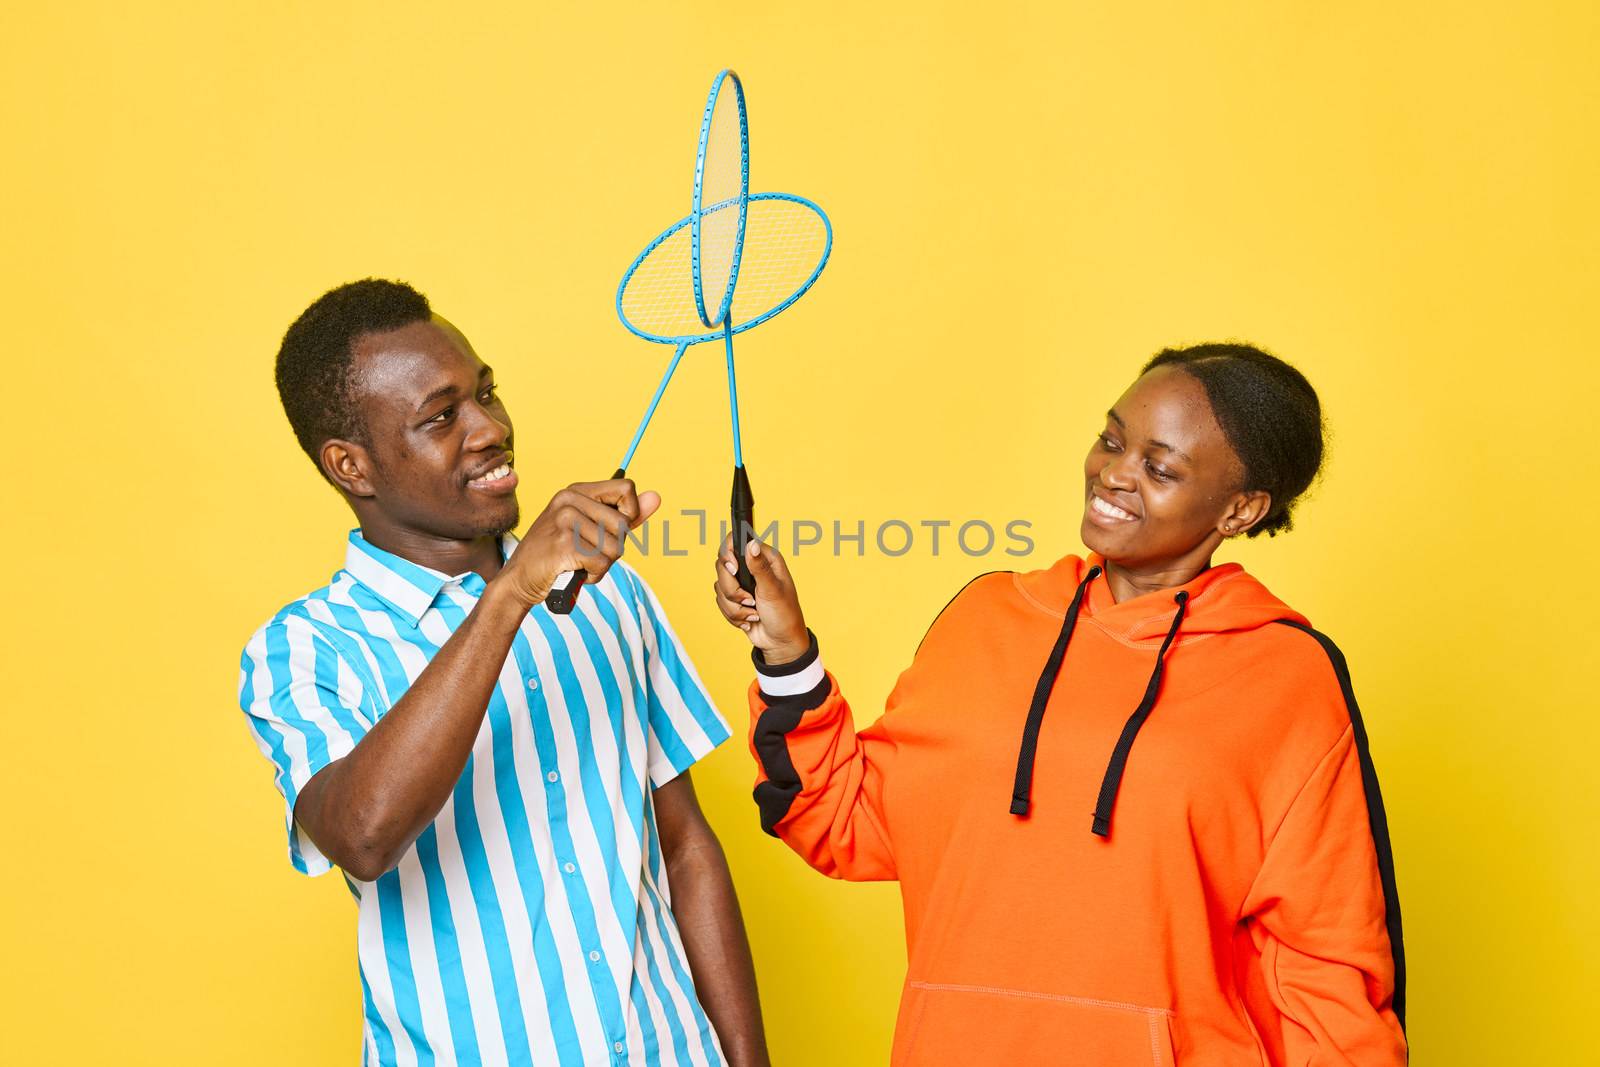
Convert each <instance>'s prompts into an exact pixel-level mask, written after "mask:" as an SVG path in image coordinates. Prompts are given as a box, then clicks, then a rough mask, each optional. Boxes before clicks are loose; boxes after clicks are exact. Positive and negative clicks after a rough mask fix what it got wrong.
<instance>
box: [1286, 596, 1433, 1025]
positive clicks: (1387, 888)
mask: <svg viewBox="0 0 1600 1067" xmlns="http://www.w3.org/2000/svg"><path fill="white" fill-rule="evenodd" d="M1277 621H1278V622H1280V623H1282V624H1283V625H1284V626H1292V627H1294V628H1295V629H1296V630H1300V631H1302V632H1303V633H1307V634H1310V635H1311V636H1312V637H1314V638H1316V640H1317V643H1318V644H1320V645H1321V646H1322V650H1323V652H1325V653H1327V656H1328V659H1329V660H1330V661H1331V662H1332V664H1333V673H1334V674H1335V675H1336V676H1337V677H1338V679H1339V688H1340V690H1341V691H1342V692H1343V693H1344V703H1345V707H1346V708H1348V709H1349V711H1350V726H1351V729H1352V732H1353V733H1354V735H1355V741H1356V753H1357V756H1358V757H1359V758H1360V760H1361V784H1362V786H1363V787H1364V788H1365V790H1366V794H1367V822H1368V823H1369V824H1370V825H1371V827H1372V844H1373V846H1374V850H1375V851H1376V852H1377V857H1378V876H1379V878H1380V879H1382V881H1383V904H1384V919H1385V921H1386V923H1387V924H1388V927H1389V946H1390V948H1391V949H1392V950H1393V951H1394V1002H1393V1004H1394V1014H1395V1018H1397V1019H1399V1020H1400V1029H1401V1030H1402V1031H1403V1030H1404V1029H1405V1025H1406V948H1405V938H1404V936H1403V933H1402V931H1401V926H1400V890H1399V886H1398V885H1397V883H1396V880H1395V871H1394V848H1393V846H1392V845H1391V843H1390V841H1389V817H1388V815H1387V814H1386V813H1385V811H1384V808H1383V793H1382V791H1380V790H1379V788H1378V770H1377V768H1376V767H1375V766H1374V765H1373V762H1372V749H1371V747H1370V746H1369V745H1368V743H1367V727H1366V723H1364V722H1363V721H1362V719H1361V708H1360V706H1359V705H1358V704H1357V703H1356V691H1355V687H1354V686H1353V685H1352V684H1351V682H1350V666H1349V664H1348V663H1346V662H1345V658H1344V653H1343V652H1341V651H1339V646H1338V645H1336V644H1334V643H1333V641H1332V639H1331V638H1329V637H1328V636H1327V635H1326V634H1324V633H1321V632H1320V631H1317V630H1313V629H1312V628H1311V627H1309V626H1306V625H1304V624H1302V623H1298V622H1295V621H1293V620H1291V619H1279V620H1277Z"/></svg>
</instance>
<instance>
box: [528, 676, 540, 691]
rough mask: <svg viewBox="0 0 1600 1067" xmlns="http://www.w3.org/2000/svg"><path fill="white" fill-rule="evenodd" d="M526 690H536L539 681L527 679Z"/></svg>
mask: <svg viewBox="0 0 1600 1067" xmlns="http://www.w3.org/2000/svg"><path fill="white" fill-rule="evenodd" d="M528 688H529V689H538V688H539V679H537V678H529V679H528Z"/></svg>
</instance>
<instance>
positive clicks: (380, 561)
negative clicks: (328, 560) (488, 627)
mask: <svg viewBox="0 0 1600 1067" xmlns="http://www.w3.org/2000/svg"><path fill="white" fill-rule="evenodd" d="M516 547H517V539H516V537H515V536H513V535H511V534H509V533H508V534H505V535H504V536H503V537H501V539H500V558H501V559H502V560H506V559H510V558H511V553H512V552H513V551H515V550H516ZM344 569H345V570H346V571H348V572H349V574H350V577H352V578H354V579H355V580H356V581H358V582H360V583H361V584H362V585H364V586H366V587H367V589H368V590H369V591H370V592H371V593H372V594H373V595H374V596H376V597H377V598H378V599H379V600H381V601H383V602H384V603H385V604H387V605H388V606H389V607H390V608H391V609H392V610H393V611H394V612H395V614H397V615H399V616H400V617H401V618H403V619H405V620H406V622H408V623H410V624H411V625H412V626H413V627H414V626H416V625H417V624H418V623H419V622H420V621H421V620H422V616H423V615H424V614H426V613H427V611H428V609H429V608H430V607H432V606H433V602H434V600H435V599H436V598H437V597H438V596H439V593H440V592H441V591H442V590H443V589H444V588H445V586H447V585H450V584H451V583H457V584H459V585H460V586H461V587H462V588H463V589H465V590H466V591H467V592H469V593H471V594H472V595H473V596H478V595H480V594H481V593H482V592H483V579H482V578H481V577H479V576H478V575H477V574H476V573H474V572H472V571H468V572H467V573H465V574H457V575H449V574H444V573H443V572H441V571H436V570H434V569H433V568H431V567H424V566H422V565H421V564H420V563H413V562H411V561H410V560H408V559H405V558H403V557H400V556H397V555H395V554H394V553H393V552H386V551H384V550H383V549H381V548H379V547H378V546H377V545H374V544H372V543H371V542H369V541H368V540H367V539H366V538H365V537H362V536H361V529H360V528H359V527H357V528H356V529H354V530H351V531H350V539H349V544H348V545H347V546H346V547H345V556H344Z"/></svg>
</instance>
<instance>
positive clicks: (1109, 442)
mask: <svg viewBox="0 0 1600 1067" xmlns="http://www.w3.org/2000/svg"><path fill="white" fill-rule="evenodd" d="M1100 447H1101V448H1103V449H1105V450H1106V451H1107V452H1115V451H1117V450H1118V449H1120V448H1121V447H1122V446H1121V445H1119V444H1117V442H1116V440H1115V439H1113V438H1111V437H1107V436H1106V435H1105V434H1101V435H1100Z"/></svg>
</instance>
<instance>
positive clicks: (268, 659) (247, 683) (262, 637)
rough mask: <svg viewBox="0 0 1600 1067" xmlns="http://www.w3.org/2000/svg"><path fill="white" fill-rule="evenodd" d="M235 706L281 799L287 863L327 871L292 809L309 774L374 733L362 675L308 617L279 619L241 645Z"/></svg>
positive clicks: (301, 868) (305, 870) (311, 870)
mask: <svg viewBox="0 0 1600 1067" xmlns="http://www.w3.org/2000/svg"><path fill="white" fill-rule="evenodd" d="M239 706H240V707H241V708H242V709H244V713H245V718H246V720H247V721H248V723H249V726H250V733H251V735H252V736H253V737H254V738H255V741H256V746H257V747H258V748H260V749H261V753H262V755H264V756H266V757H267V759H269V760H271V761H272V765H273V768H274V775H273V783H274V784H275V785H276V786H277V787H278V792H279V793H281V794H282V795H283V799H284V805H285V807H284V825H285V828H286V830H287V832H288V836H289V862H290V863H292V864H293V865H294V868H295V870H297V871H300V872H301V873H303V874H308V875H318V874H325V873H327V872H328V871H330V870H332V869H333V864H332V863H330V862H329V860H328V858H327V857H326V856H324V855H323V854H322V851H321V850H320V849H318V848H317V846H316V843H315V842H313V841H312V840H311V838H310V837H309V836H307V835H306V834H304V833H302V832H301V830H300V828H299V827H298V826H297V825H296V824H295V821H294V805H295V801H296V800H297V799H298V798H299V796H300V790H302V789H304V788H305V785H306V783H307V782H309V781H310V780H311V778H312V776H313V775H315V774H316V773H317V772H318V771H320V770H322V768H324V767H326V766H327V765H328V764H330V763H332V762H333V761H334V760H336V759H339V758H341V757H343V756H346V755H348V754H349V753H350V751H351V750H352V749H354V748H355V747H356V743H357V742H358V741H360V740H361V739H362V738H363V737H365V736H366V733H367V731H368V730H370V729H371V728H372V717H371V715H370V704H369V703H368V697H367V694H366V693H365V692H364V687H363V686H362V683H361V679H360V676H359V674H358V673H357V672H356V671H355V670H354V669H353V668H351V666H350V665H349V664H348V663H346V662H345V661H344V659H343V658H342V657H341V656H340V655H339V653H338V651H337V650H336V649H335V648H334V646H333V645H332V644H331V643H330V642H329V640H328V639H327V638H326V637H324V636H322V635H321V634H320V633H318V631H317V628H316V624H315V623H313V622H312V621H311V620H310V619H307V618H305V617H303V616H300V615H294V614H283V615H280V616H278V617H277V618H276V619H274V620H273V621H272V622H270V623H268V624H267V625H266V626H263V627H262V628H261V629H260V630H258V631H257V632H256V634H255V636H254V637H252V638H251V639H250V643H249V644H248V645H246V646H245V650H244V654H243V656H241V657H240V668H239Z"/></svg>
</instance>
